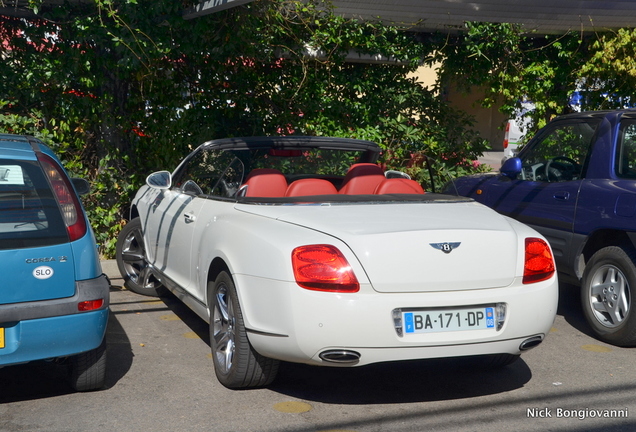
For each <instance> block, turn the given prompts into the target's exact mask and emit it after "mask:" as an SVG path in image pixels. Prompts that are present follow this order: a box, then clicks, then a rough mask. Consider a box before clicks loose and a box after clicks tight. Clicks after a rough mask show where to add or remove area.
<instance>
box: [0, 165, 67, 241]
mask: <svg viewBox="0 0 636 432" xmlns="http://www.w3.org/2000/svg"><path fill="white" fill-rule="evenodd" d="M64 242H68V235H67V231H66V226H65V225H64V221H63V219H62V215H61V213H60V210H59V207H58V204H57V201H56V200H55V197H54V195H53V192H52V191H51V188H50V186H49V183H48V182H47V180H46V177H45V174H44V173H43V172H42V169H41V168H40V166H39V164H38V163H37V162H33V161H21V160H13V159H1V158H0V250H2V249H22V248H31V247H40V246H50V245H55V244H60V243H64Z"/></svg>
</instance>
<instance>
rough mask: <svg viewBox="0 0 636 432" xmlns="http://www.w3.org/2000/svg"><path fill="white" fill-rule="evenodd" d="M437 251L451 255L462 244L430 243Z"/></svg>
mask: <svg viewBox="0 0 636 432" xmlns="http://www.w3.org/2000/svg"><path fill="white" fill-rule="evenodd" d="M429 244H430V245H431V246H433V247H434V248H435V249H438V250H441V251H442V252H444V253H446V254H449V253H451V252H452V251H453V249H457V248H458V247H459V245H460V244H462V243H461V242H453V243H448V242H447V243H429Z"/></svg>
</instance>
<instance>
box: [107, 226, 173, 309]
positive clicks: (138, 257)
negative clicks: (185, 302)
mask: <svg viewBox="0 0 636 432" xmlns="http://www.w3.org/2000/svg"><path fill="white" fill-rule="evenodd" d="M115 254H116V255H115V256H116V258H117V267H118V268H119V273H121V276H122V278H123V279H124V286H125V287H126V288H128V289H129V290H130V291H132V292H135V293H137V294H141V295H146V296H153V297H161V296H163V295H165V294H166V291H167V290H166V288H165V287H164V286H163V285H162V284H161V282H160V281H159V280H158V279H157V277H156V276H155V275H154V274H153V272H152V270H151V268H150V266H149V265H148V261H147V259H146V246H145V244H144V236H143V231H142V229H141V221H140V220H139V218H134V219H133V220H131V221H130V222H128V223H127V224H126V225H125V226H124V228H123V229H122V230H121V232H120V233H119V236H118V237H117V247H116V252H115Z"/></svg>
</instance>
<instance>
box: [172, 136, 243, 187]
mask: <svg viewBox="0 0 636 432" xmlns="http://www.w3.org/2000/svg"><path fill="white" fill-rule="evenodd" d="M242 179H243V164H242V162H241V161H240V160H238V159H237V158H236V157H235V155H234V154H233V153H232V152H227V151H223V150H209V149H205V148H202V149H200V150H199V151H198V152H197V153H196V154H194V155H193V157H191V158H190V159H189V160H188V162H187V164H186V165H185V166H183V167H181V169H180V170H179V172H177V173H175V175H174V178H173V181H174V185H175V187H176V188H178V189H179V190H181V191H182V192H184V193H188V194H192V195H208V196H223V197H231V196H233V194H230V192H231V191H230V188H232V187H233V188H234V192H236V190H237V189H238V186H239V185H240V183H241V181H242Z"/></svg>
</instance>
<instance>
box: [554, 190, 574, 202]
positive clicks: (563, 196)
mask: <svg viewBox="0 0 636 432" xmlns="http://www.w3.org/2000/svg"><path fill="white" fill-rule="evenodd" d="M553 197H554V199H555V200H559V201H567V200H569V199H570V192H556V193H555V194H554V195H553Z"/></svg>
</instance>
